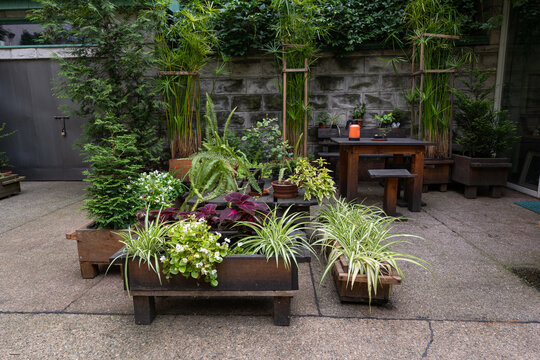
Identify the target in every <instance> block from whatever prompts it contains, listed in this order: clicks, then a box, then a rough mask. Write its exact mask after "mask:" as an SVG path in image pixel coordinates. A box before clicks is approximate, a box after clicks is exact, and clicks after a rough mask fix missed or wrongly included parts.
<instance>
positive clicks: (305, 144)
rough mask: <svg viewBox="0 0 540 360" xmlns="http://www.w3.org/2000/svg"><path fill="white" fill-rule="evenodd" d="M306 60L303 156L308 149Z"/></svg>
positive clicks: (305, 61) (305, 66) (305, 67)
mask: <svg viewBox="0 0 540 360" xmlns="http://www.w3.org/2000/svg"><path fill="white" fill-rule="evenodd" d="M307 67H308V60H307V58H305V59H304V69H306V70H305V72H304V156H306V157H307V151H308V141H307V138H308V108H307V106H308V70H307Z"/></svg>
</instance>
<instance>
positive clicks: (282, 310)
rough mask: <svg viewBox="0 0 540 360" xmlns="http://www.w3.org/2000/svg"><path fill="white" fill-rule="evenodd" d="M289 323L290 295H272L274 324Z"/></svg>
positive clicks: (287, 324)
mask: <svg viewBox="0 0 540 360" xmlns="http://www.w3.org/2000/svg"><path fill="white" fill-rule="evenodd" d="M290 323H291V297H290V296H274V325H279V326H289V325H290Z"/></svg>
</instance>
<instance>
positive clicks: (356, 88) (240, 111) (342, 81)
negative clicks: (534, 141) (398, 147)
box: [201, 44, 498, 153]
mask: <svg viewBox="0 0 540 360" xmlns="http://www.w3.org/2000/svg"><path fill="white" fill-rule="evenodd" d="M497 51H498V45H497V44H493V45H483V46H476V47H474V52H475V53H476V55H477V58H478V60H479V66H480V67H482V68H495V67H496V65H497ZM399 55H401V54H400V53H398V52H395V51H392V50H369V51H363V52H356V53H352V54H349V55H347V56H344V57H339V56H335V55H333V54H329V53H323V54H322V55H321V56H320V58H319V59H318V60H317V62H316V64H315V66H314V67H313V68H312V71H311V73H310V81H309V89H310V90H309V91H310V99H309V100H310V104H311V105H312V106H313V112H312V114H311V116H310V123H309V128H310V131H309V152H312V153H316V152H317V151H318V149H317V147H316V130H315V128H316V126H317V125H316V123H315V118H316V116H317V114H318V113H319V112H321V111H325V112H328V113H331V114H335V115H337V116H339V118H340V121H339V123H340V124H341V125H344V124H345V121H346V120H347V119H350V118H351V112H352V110H353V108H354V107H355V106H356V105H358V104H359V103H365V104H366V115H365V122H364V126H365V127H375V122H374V121H373V118H374V116H375V115H376V114H383V113H385V112H390V111H392V110H393V109H394V108H399V109H401V110H406V111H408V105H407V103H406V101H405V99H404V97H403V92H404V90H406V89H408V88H410V85H411V78H410V76H409V73H410V65H409V64H406V63H401V64H399V66H398V68H397V72H395V71H394V68H393V66H392V65H391V64H390V63H389V62H387V61H384V60H383V59H391V58H394V57H397V56H399ZM215 68H216V65H215V64H209V65H208V66H207V67H206V70H205V72H204V73H203V76H202V80H201V92H202V93H203V94H204V93H205V92H208V93H211V94H212V99H213V100H214V102H215V107H216V111H217V112H218V116H219V118H220V119H225V118H226V116H227V115H228V114H229V112H230V111H231V110H232V109H233V108H235V107H237V110H236V112H235V115H234V117H233V120H232V122H231V128H233V129H242V128H246V127H249V126H251V125H252V124H254V123H255V122H256V121H257V120H259V119H261V118H263V117H264V116H265V114H268V115H269V116H271V117H277V118H279V119H281V109H282V99H281V94H280V92H279V82H280V81H281V76H280V70H281V69H280V68H278V67H276V66H275V61H274V59H273V57H272V56H260V57H249V58H242V59H234V60H233V61H232V62H230V63H229V64H228V65H227V75H221V76H215V71H214V69H215ZM494 76H495V74H494V75H493V81H494V79H495V78H494ZM456 86H458V87H461V85H460V83H459V81H457V82H456ZM280 121H281V120H280Z"/></svg>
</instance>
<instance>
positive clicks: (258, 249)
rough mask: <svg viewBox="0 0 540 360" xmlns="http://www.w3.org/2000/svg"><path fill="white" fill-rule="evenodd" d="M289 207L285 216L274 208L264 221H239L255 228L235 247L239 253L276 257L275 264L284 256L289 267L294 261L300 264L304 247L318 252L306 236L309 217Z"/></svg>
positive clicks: (284, 262)
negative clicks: (291, 211)
mask: <svg viewBox="0 0 540 360" xmlns="http://www.w3.org/2000/svg"><path fill="white" fill-rule="evenodd" d="M290 210H291V207H289V208H287V209H286V210H285V212H284V213H283V215H282V216H278V213H277V212H278V209H277V208H275V209H273V210H271V211H270V212H269V213H268V214H267V215H266V217H264V218H263V220H262V222H260V223H256V222H248V221H240V222H238V223H237V224H238V225H237V226H245V227H247V228H250V229H251V230H253V232H254V235H251V236H247V237H245V238H243V239H242V240H241V241H240V242H237V243H236V245H235V248H234V251H235V252H236V253H244V254H262V255H266V259H268V260H269V259H270V258H275V260H276V266H279V259H283V264H284V265H285V267H286V268H289V267H290V266H291V263H294V264H297V262H296V256H299V255H300V254H301V249H302V248H306V249H308V250H309V251H310V252H311V253H313V254H315V252H314V250H313V248H312V247H311V245H309V244H308V243H307V242H306V241H305V240H304V237H303V233H302V230H304V229H306V220H307V219H305V218H304V217H302V216H301V215H300V214H299V213H289V211H290Z"/></svg>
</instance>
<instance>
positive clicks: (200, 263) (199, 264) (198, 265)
mask: <svg viewBox="0 0 540 360" xmlns="http://www.w3.org/2000/svg"><path fill="white" fill-rule="evenodd" d="M195 266H196V267H197V268H200V267H202V266H203V263H202V262H199V263H197V265H195Z"/></svg>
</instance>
